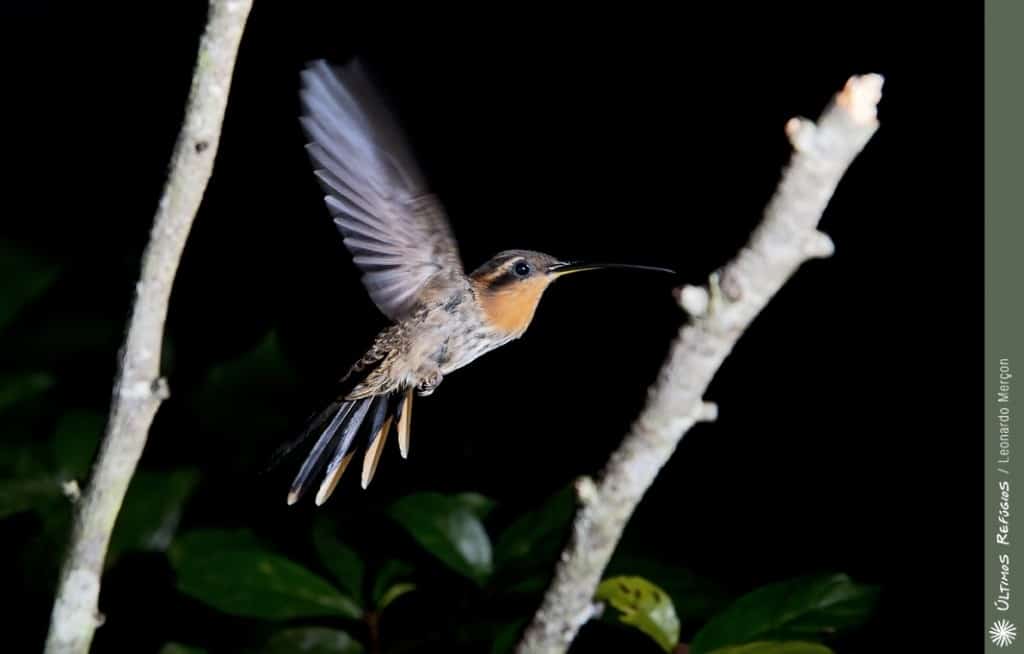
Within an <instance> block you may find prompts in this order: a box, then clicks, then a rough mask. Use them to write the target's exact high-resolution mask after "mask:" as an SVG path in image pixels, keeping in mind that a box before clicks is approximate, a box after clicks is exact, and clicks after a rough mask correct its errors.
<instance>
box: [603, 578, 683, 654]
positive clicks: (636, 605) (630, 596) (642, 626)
mask: <svg viewBox="0 0 1024 654" xmlns="http://www.w3.org/2000/svg"><path fill="white" fill-rule="evenodd" d="M595 599H597V600H600V601H604V602H607V603H609V604H611V605H612V606H613V607H615V609H616V610H618V611H619V612H620V613H621V615H620V616H619V619H620V620H621V621H622V622H624V623H625V624H628V625H632V626H634V627H636V628H637V629H639V630H640V631H642V632H644V633H645V634H647V635H648V636H650V637H651V638H653V639H654V640H655V642H657V643H658V645H660V646H661V648H662V649H664V650H665V651H666V652H671V651H672V650H673V649H674V648H675V646H676V644H677V643H678V642H679V618H678V617H676V609H675V607H674V606H673V605H672V598H671V597H669V595H668V593H666V592H665V591H663V590H662V589H660V588H658V587H657V586H655V585H654V584H652V583H651V582H649V581H647V580H646V579H644V578H642V577H611V578H609V579H605V580H604V581H602V582H601V585H600V586H598V587H597V593H596V594H595Z"/></svg>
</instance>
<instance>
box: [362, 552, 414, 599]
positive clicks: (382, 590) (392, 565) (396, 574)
mask: <svg viewBox="0 0 1024 654" xmlns="http://www.w3.org/2000/svg"><path fill="white" fill-rule="evenodd" d="M413 570H414V568H413V567H412V566H411V565H410V564H408V563H406V562H405V561H397V560H391V561H387V562H386V563H384V565H382V566H381V567H380V570H378V571H377V577H376V579H375V580H374V582H373V593H372V594H371V595H370V597H371V599H373V604H374V606H377V607H380V603H381V601H382V600H383V599H384V596H385V595H387V594H388V591H389V590H390V589H391V587H392V586H395V585H397V584H398V583H399V582H398V580H399V579H407V578H408V577H409V575H411V574H412V573H413Z"/></svg>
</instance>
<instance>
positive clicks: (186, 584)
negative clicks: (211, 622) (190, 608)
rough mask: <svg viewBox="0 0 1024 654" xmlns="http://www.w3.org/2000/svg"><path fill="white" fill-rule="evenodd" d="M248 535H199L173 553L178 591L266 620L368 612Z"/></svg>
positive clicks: (185, 537) (174, 548) (180, 543)
mask: <svg viewBox="0 0 1024 654" xmlns="http://www.w3.org/2000/svg"><path fill="white" fill-rule="evenodd" d="M252 541H253V538H252V536H251V535H249V534H248V533H247V532H241V533H239V532H230V531H222V530H211V531H205V530H201V531H195V532H191V533H188V534H185V535H183V536H182V537H180V538H178V539H177V541H176V542H175V543H174V545H173V546H172V547H171V550H170V557H171V564H172V565H173V566H174V570H175V572H176V573H177V575H178V588H179V589H180V590H181V591H182V592H183V593H185V594H186V595H188V596H190V597H194V598H196V599H198V600H199V601H201V602H203V603H205V604H208V605H210V606H212V607H214V608H216V609H218V610H220V611H223V612H225V613H230V614H233V615H242V616H248V617H253V618H263V619H266V620H289V619H292V618H299V617H317V616H342V617H346V618H352V619H359V618H360V617H362V610H361V609H360V608H359V606H358V605H357V604H356V603H355V602H354V601H352V599H351V598H349V597H347V596H345V595H343V594H341V593H340V592H339V591H338V590H337V589H335V588H334V586H332V585H331V584H329V583H328V582H327V581H325V580H324V579H321V578H320V577H318V576H317V575H315V574H313V573H312V572H310V571H309V570H307V569H305V568H303V567H302V566H300V565H298V564H296V563H293V562H292V561H290V560H288V559H286V558H284V557H283V556H281V555H279V554H276V553H274V552H271V551H268V550H266V549H263V548H261V547H260V546H259V545H257V544H255V543H253V542H252Z"/></svg>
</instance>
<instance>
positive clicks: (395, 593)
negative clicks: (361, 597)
mask: <svg viewBox="0 0 1024 654" xmlns="http://www.w3.org/2000/svg"><path fill="white" fill-rule="evenodd" d="M414 590H416V584H409V583H402V584H395V585H394V586H392V587H391V588H388V589H387V590H386V591H384V594H383V595H381V598H380V601H379V602H377V610H378V611H383V610H384V609H386V608H388V605H389V604H391V603H392V602H394V601H395V600H396V599H398V598H399V597H401V596H402V595H405V594H406V593H411V592H412V591H414Z"/></svg>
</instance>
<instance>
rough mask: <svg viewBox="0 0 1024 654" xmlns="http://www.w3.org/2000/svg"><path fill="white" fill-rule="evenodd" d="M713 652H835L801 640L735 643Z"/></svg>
mask: <svg viewBox="0 0 1024 654" xmlns="http://www.w3.org/2000/svg"><path fill="white" fill-rule="evenodd" d="M711 654H833V653H832V650H831V649H829V648H828V647H825V646H824V645H822V644H821V643H807V642H803V641H799V640H792V641H787V642H774V641H760V642H756V643H747V644H746V645H733V646H731V647H723V648H722V649H716V650H715V651H714V652H711Z"/></svg>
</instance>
